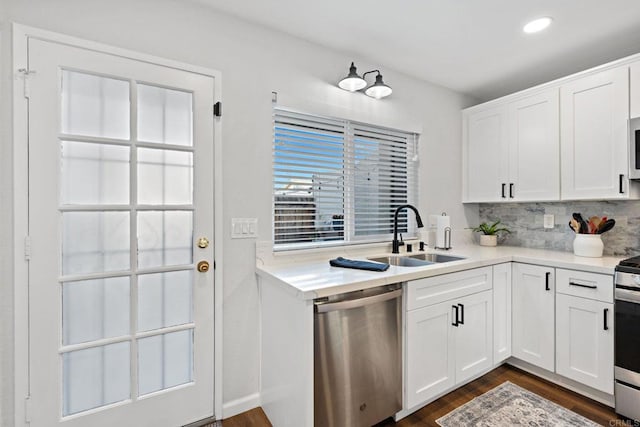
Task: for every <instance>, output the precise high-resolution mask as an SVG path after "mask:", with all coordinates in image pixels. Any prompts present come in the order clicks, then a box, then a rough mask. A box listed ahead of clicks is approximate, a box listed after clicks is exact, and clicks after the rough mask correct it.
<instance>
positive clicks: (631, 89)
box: [462, 54, 640, 203]
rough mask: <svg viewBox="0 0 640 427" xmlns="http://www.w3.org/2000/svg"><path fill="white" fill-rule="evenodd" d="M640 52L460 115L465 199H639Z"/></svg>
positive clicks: (482, 200)
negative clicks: (634, 156)
mask: <svg viewBox="0 0 640 427" xmlns="http://www.w3.org/2000/svg"><path fill="white" fill-rule="evenodd" d="M630 117H631V118H635V117H640V54H638V55H634V56H632V57H629V58H624V59H621V60H619V61H616V62H613V63H611V64H606V65H603V66H601V67H598V69H594V70H587V71H584V72H581V73H578V74H575V75H572V76H567V77H564V78H562V79H558V80H556V81H553V82H549V83H546V84H544V85H541V86H537V87H534V88H531V89H527V90H524V91H521V92H518V93H515V94H512V95H507V96H505V97H503V98H500V99H496V100H493V101H490V102H488V103H486V104H482V105H477V106H474V107H470V108H468V109H465V110H464V111H463V125H462V171H463V172H462V173H463V177H462V201H463V203H477V202H490V203H491V202H524V201H557V200H629V199H633V200H636V199H638V198H640V182H639V181H636V180H630V179H629V157H630V152H629V118H630Z"/></svg>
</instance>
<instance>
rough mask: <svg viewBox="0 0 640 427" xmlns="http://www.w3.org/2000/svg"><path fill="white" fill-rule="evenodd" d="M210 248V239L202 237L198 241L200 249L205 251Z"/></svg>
mask: <svg viewBox="0 0 640 427" xmlns="http://www.w3.org/2000/svg"><path fill="white" fill-rule="evenodd" d="M208 246H209V239H207V238H206V237H201V238H199V239H198V247H199V248H200V249H205V248H206V247H208Z"/></svg>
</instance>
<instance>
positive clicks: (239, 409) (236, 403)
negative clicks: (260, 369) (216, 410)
mask: <svg viewBox="0 0 640 427" xmlns="http://www.w3.org/2000/svg"><path fill="white" fill-rule="evenodd" d="M258 406H260V393H254V394H250V395H248V396H244V397H241V398H240V399H236V400H232V401H231V402H226V403H223V404H222V419H225V418H229V417H233V416H234V415H238V414H241V413H243V412H246V411H248V410H250V409H253V408H257V407H258Z"/></svg>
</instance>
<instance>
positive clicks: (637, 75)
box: [629, 61, 640, 118]
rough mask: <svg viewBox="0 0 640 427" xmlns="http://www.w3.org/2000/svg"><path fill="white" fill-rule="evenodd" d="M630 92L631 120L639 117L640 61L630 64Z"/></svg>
mask: <svg viewBox="0 0 640 427" xmlns="http://www.w3.org/2000/svg"><path fill="white" fill-rule="evenodd" d="M629 91H630V92H631V96H630V101H631V111H630V116H631V117H632V118H635V117H640V61H638V62H634V63H633V64H631V78H630V87H629Z"/></svg>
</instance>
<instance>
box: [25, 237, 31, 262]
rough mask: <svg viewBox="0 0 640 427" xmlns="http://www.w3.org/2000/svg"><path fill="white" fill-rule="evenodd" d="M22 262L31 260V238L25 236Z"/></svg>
mask: <svg viewBox="0 0 640 427" xmlns="http://www.w3.org/2000/svg"><path fill="white" fill-rule="evenodd" d="M24 260H25V261H30V260H31V236H26V237H25V238H24Z"/></svg>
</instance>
